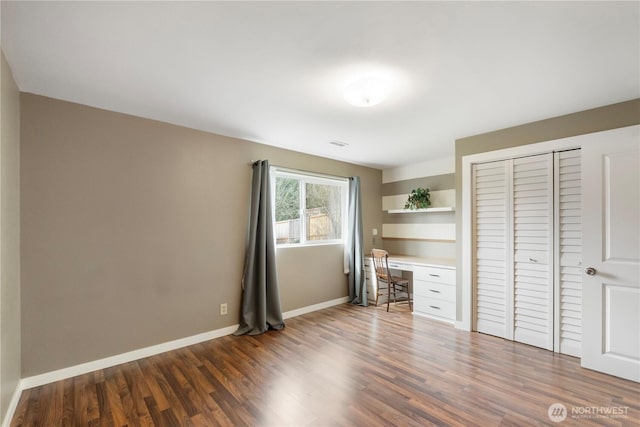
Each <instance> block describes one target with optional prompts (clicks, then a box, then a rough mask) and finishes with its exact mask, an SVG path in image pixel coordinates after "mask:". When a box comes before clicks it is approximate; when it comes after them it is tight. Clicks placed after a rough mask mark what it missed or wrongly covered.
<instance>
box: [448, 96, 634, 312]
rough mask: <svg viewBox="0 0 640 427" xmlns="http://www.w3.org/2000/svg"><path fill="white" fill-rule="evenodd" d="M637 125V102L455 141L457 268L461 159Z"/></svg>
mask: <svg viewBox="0 0 640 427" xmlns="http://www.w3.org/2000/svg"><path fill="white" fill-rule="evenodd" d="M636 124H640V99H634V100H630V101H626V102H621V103H618V104H613V105H608V106H604V107H600V108H594V109H591V110H586V111H581V112H578V113H574V114H568V115H565V116H560V117H555V118H551V119H547V120H541V121H538V122H533V123H528V124H525V125H521V126H515V127H511V128H507V129H502V130H498V131H495V132H489V133H485V134H482V135H476V136H471V137H467V138H462V139H458V140H456V206H457V208H456V235H457V236H458V239H457V244H456V254H457V269H458V271H461V268H462V241H461V236H462V169H461V167H462V157H463V156H468V155H471V154H476V153H484V152H487V151H494V150H500V149H503V148H509V147H517V146H520V145H527V144H534V143H537V142H544V141H552V140H555V139H560V138H567V137H570V136H576V135H584V134H588V133H593V132H600V131H604V130H609V129H616V128H621V127H625V126H632V125H636ZM461 276H462V275H461V274H458V275H457V282H458V283H457V290H458V293H457V301H458V313H457V314H458V316H457V318H458V320H461V318H462V313H461V302H462V281H461Z"/></svg>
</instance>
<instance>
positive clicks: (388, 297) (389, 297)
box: [387, 283, 391, 312]
mask: <svg viewBox="0 0 640 427" xmlns="http://www.w3.org/2000/svg"><path fill="white" fill-rule="evenodd" d="M390 302H391V283H387V312H388V311H389V303H390Z"/></svg>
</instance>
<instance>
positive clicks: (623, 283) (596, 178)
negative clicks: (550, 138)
mask: <svg viewBox="0 0 640 427" xmlns="http://www.w3.org/2000/svg"><path fill="white" fill-rule="evenodd" d="M639 129H640V126H632V127H629V128H623V129H616V130H613V131H607V132H600V133H598V134H593V135H589V136H587V137H585V138H586V139H585V143H584V144H583V145H582V164H583V174H582V200H583V206H582V213H583V224H584V228H583V263H582V267H583V270H584V273H583V289H582V298H583V300H582V303H583V311H582V326H583V334H582V366H584V367H585V368H589V369H594V370H597V371H601V372H605V373H608V374H611V375H615V376H618V377H622V378H627V379H630V380H633V381H640V284H639V283H640V277H639V276H640V274H639V270H640V226H639V224H640V172H639V170H640V133H639V132H638V131H639Z"/></svg>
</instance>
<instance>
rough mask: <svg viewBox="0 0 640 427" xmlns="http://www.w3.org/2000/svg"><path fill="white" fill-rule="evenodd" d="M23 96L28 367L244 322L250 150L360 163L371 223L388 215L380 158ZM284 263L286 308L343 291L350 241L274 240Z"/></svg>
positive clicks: (332, 169) (309, 165)
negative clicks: (306, 243)
mask: <svg viewBox="0 0 640 427" xmlns="http://www.w3.org/2000/svg"><path fill="white" fill-rule="evenodd" d="M21 107H22V201H23V202H22V203H23V204H22V223H23V228H22V373H23V376H24V377H28V376H31V375H35V374H39V373H43V372H48V371H52V370H55V369H60V368H64V367H68V366H72V365H76V364H79V363H83V362H87V361H91V360H95V359H99V358H103V357H108V356H112V355H115V354H119V353H123V352H126V351H130V350H134V349H139V348H142V347H145V346H150V345H154V344H159V343H162V342H166V341H170V340H174V339H178V338H182V337H186V336H190V335H194V334H198V333H201V332H205V331H210V330H214V329H218V328H223V327H226V326H230V325H233V324H236V323H237V322H238V311H239V305H240V304H239V303H240V295H241V291H240V279H241V276H242V268H243V261H244V242H245V233H246V222H247V212H248V204H249V191H250V180H251V167H250V166H248V163H249V162H250V161H252V160H257V159H269V160H270V162H271V163H272V164H275V165H279V166H284V167H290V168H298V169H303V170H311V171H315V172H320V173H326V174H334V175H339V176H352V175H359V176H360V177H361V180H362V194H363V200H362V204H363V210H364V212H365V216H364V228H365V229H371V228H373V227H380V224H381V197H380V187H381V171H379V170H376V169H370V168H365V167H360V166H355V165H352V164H348V163H343V162H338V161H333V160H329V159H324V158H319V157H314V156H309V155H304V154H300V153H296V152H292V151H287V150H282V149H277V148H274V147H270V146H266V145H261V144H255V143H251V142H248V141H243V140H239V139H233V138H227V137H223V136H219V135H214V134H210V133H206V132H200V131H196V130H192V129H186V128H183V127H179V126H174V125H170V124H166V123H161V122H156V121H152V120H146V119H142V118H138V117H132V116H127V115H124V114H119V113H114V112H109V111H104V110H99V109H95V108H91V107H87V106H83V105H78V104H72V103H68V102H64V101H60V100H55V99H50V98H45V97H41V96H36V95H32V94H25V93H23V94H22V97H21ZM366 250H370V246H367V248H366ZM278 268H279V273H280V286H281V289H280V295H281V300H282V308H283V310H284V311H289V310H293V309H297V308H301V307H305V306H309V305H312V304H317V303H321V302H324V301H328V300H332V299H336V298H340V297H344V296H346V295H347V294H348V292H347V285H346V277H345V276H344V274H343V272H342V246H318V247H303V248H289V249H279V250H278ZM223 302H226V303H228V305H229V313H230V314H229V315H227V316H220V315H219V314H218V313H219V305H220V303H223Z"/></svg>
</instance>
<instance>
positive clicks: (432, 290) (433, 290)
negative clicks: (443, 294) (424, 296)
mask: <svg viewBox="0 0 640 427" xmlns="http://www.w3.org/2000/svg"><path fill="white" fill-rule="evenodd" d="M429 290H430V291H431V292H435V293H436V294H439V293H440V291H436V290H435V289H429Z"/></svg>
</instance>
